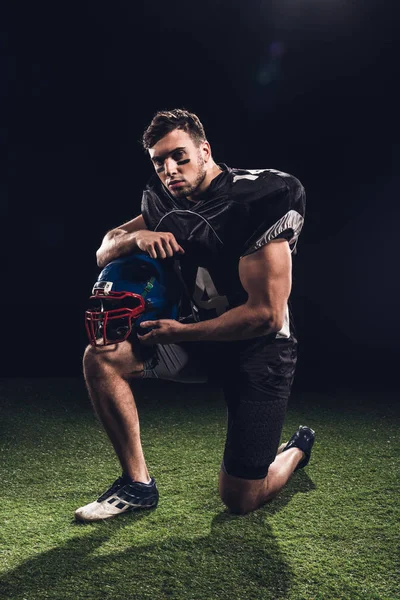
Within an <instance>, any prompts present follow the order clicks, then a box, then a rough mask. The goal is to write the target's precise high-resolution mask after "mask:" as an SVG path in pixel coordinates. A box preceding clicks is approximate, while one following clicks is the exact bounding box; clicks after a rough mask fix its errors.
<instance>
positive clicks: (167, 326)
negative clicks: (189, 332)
mask: <svg viewBox="0 0 400 600" xmlns="http://www.w3.org/2000/svg"><path fill="white" fill-rule="evenodd" d="M140 326H141V327H143V328H146V327H147V328H148V327H152V330H151V331H149V333H146V334H145V335H139V333H138V338H139V340H140V342H141V343H142V344H144V345H145V346H153V345H154V344H176V343H178V342H181V341H183V337H184V336H183V332H184V331H185V330H186V329H187V327H188V326H187V325H184V324H183V323H180V322H179V321H175V320H174V319H159V320H157V321H143V322H142V323H141V324H140Z"/></svg>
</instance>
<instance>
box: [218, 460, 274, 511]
mask: <svg viewBox="0 0 400 600" xmlns="http://www.w3.org/2000/svg"><path fill="white" fill-rule="evenodd" d="M266 487H267V480H266V478H264V479H255V480H254V479H242V478H239V477H234V476H232V475H229V474H228V473H226V472H224V471H221V473H220V478H219V495H220V498H221V500H222V502H223V503H224V504H225V506H226V507H227V508H228V510H229V512H231V513H234V514H238V515H245V514H247V513H249V512H252V511H253V510H256V509H257V508H258V507H259V506H261V504H263V503H264V501H265V496H266Z"/></svg>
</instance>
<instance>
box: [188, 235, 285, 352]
mask: <svg viewBox="0 0 400 600" xmlns="http://www.w3.org/2000/svg"><path fill="white" fill-rule="evenodd" d="M291 274H292V259H291V254H290V249H289V244H288V243H287V241H286V240H283V239H279V240H275V241H273V242H270V243H268V244H266V245H265V246H264V247H263V248H261V249H260V250H257V252H254V253H253V254H250V255H248V256H245V257H244V258H242V259H241V260H240V262H239V276H240V281H241V283H242V285H243V287H244V289H245V290H246V292H247V294H248V299H247V302H246V303H245V304H243V305H242V306H238V307H236V308H232V309H231V310H228V311H227V312H226V313H224V314H223V315H221V316H219V317H217V318H215V319H210V320H209V321H202V322H200V323H194V324H189V325H185V326H184V327H185V329H182V330H181V337H182V339H183V340H184V341H195V340H215V341H229V340H240V339H250V338H253V337H258V336H261V335H266V334H269V333H273V332H277V331H279V330H280V329H282V326H283V321H284V318H285V311H286V305H287V301H288V298H289V295H290V290H291V282H292V275H291Z"/></svg>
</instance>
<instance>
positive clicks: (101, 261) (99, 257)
mask: <svg viewBox="0 0 400 600" xmlns="http://www.w3.org/2000/svg"><path fill="white" fill-rule="evenodd" d="M96 261H97V266H98V267H99V269H103V268H104V267H105V266H106V264H107V260H106V257H105V254H104V252H103V250H102V248H101V247H100V248H99V249H98V250H97V252H96Z"/></svg>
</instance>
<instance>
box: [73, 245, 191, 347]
mask: <svg viewBox="0 0 400 600" xmlns="http://www.w3.org/2000/svg"><path fill="white" fill-rule="evenodd" d="M181 295H182V284H181V282H180V280H179V277H178V275H177V274H176V271H175V269H174V259H173V258H171V259H170V258H166V259H164V260H162V261H161V260H158V259H155V258H151V257H150V256H149V255H148V254H146V253H139V252H137V253H134V254H129V255H128V256H123V257H121V258H117V259H116V260H113V261H111V262H110V263H109V264H108V265H106V266H105V267H104V269H103V270H102V271H101V273H100V275H99V277H98V279H97V281H96V283H95V284H94V287H93V290H92V295H91V296H90V307H89V308H88V310H87V311H86V313H85V326H86V332H87V334H88V337H89V342H90V343H91V344H92V345H93V346H100V345H101V346H103V345H104V346H107V345H110V344H118V343H120V342H123V341H124V340H126V339H127V338H128V337H129V336H130V335H131V334H132V332H135V330H136V329H137V328H138V326H139V325H140V323H141V322H142V321H151V320H156V319H178V316H179V306H180V300H181ZM139 331H140V334H141V335H144V334H145V333H146V332H148V331H150V329H148V328H140V330H139Z"/></svg>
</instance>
